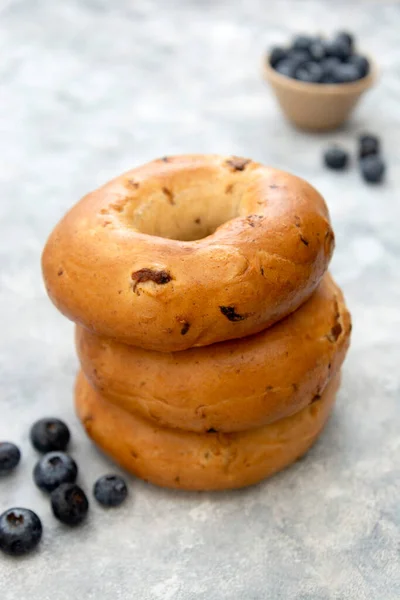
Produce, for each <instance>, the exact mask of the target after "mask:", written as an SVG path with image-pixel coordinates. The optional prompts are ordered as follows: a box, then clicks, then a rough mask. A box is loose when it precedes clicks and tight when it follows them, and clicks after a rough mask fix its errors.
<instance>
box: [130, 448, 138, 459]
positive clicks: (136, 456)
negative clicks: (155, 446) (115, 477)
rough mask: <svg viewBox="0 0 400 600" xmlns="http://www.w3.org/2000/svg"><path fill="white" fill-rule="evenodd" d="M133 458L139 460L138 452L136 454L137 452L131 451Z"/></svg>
mask: <svg viewBox="0 0 400 600" xmlns="http://www.w3.org/2000/svg"><path fill="white" fill-rule="evenodd" d="M131 456H132V457H133V458H138V455H137V452H135V450H131Z"/></svg>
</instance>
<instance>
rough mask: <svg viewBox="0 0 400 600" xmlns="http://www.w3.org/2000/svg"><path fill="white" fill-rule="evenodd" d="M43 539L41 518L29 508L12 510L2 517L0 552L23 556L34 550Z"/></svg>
mask: <svg viewBox="0 0 400 600" xmlns="http://www.w3.org/2000/svg"><path fill="white" fill-rule="evenodd" d="M41 537H42V523H41V521H40V519H39V517H38V516H37V515H36V514H35V513H34V512H33V511H31V510H29V509H27V508H10V509H9V510H6V511H5V512H3V514H2V515H0V550H2V551H3V552H5V553H6V554H11V555H12V556H21V555H22V554H26V553H27V552H30V551H31V550H33V549H34V548H35V547H36V546H37V545H38V543H39V542H40V539H41Z"/></svg>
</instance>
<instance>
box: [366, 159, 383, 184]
mask: <svg viewBox="0 0 400 600" xmlns="http://www.w3.org/2000/svg"><path fill="white" fill-rule="evenodd" d="M360 165H361V174H362V176H363V178H364V179H365V181H368V183H380V182H381V181H382V179H383V176H384V174H385V163H384V162H383V160H382V159H381V158H380V157H379V156H374V155H371V156H366V157H365V158H362V159H361V161H360Z"/></svg>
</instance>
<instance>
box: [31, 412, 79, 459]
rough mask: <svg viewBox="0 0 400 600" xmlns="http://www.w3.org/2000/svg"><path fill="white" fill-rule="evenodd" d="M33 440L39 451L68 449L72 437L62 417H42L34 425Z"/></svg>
mask: <svg viewBox="0 0 400 600" xmlns="http://www.w3.org/2000/svg"><path fill="white" fill-rule="evenodd" d="M30 437H31V442H32V444H33V446H34V447H35V448H36V450H39V452H52V451H53V450H61V451H64V450H66V448H67V446H68V442H69V439H70V433H69V429H68V427H67V426H66V424H65V423H63V421H60V419H53V418H47V419H40V420H39V421H36V423H34V424H33V425H32V428H31V432H30Z"/></svg>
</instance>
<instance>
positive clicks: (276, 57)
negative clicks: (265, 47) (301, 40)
mask: <svg viewBox="0 0 400 600" xmlns="http://www.w3.org/2000/svg"><path fill="white" fill-rule="evenodd" d="M286 56H287V51H286V50H285V49H284V48H280V47H279V46H275V47H274V48H272V50H271V52H270V53H269V57H268V58H269V63H270V65H271V67H275V66H276V65H277V64H278V62H279V61H281V60H283V59H284V58H286Z"/></svg>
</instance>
